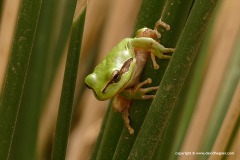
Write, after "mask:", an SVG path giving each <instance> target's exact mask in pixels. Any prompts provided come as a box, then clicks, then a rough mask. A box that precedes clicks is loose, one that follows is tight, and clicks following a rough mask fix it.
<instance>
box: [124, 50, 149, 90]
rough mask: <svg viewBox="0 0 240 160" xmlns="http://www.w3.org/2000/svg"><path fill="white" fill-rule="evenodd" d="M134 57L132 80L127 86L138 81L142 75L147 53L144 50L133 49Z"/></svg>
mask: <svg viewBox="0 0 240 160" xmlns="http://www.w3.org/2000/svg"><path fill="white" fill-rule="evenodd" d="M134 52H135V58H136V67H135V71H134V74H133V77H132V82H131V83H130V84H129V85H128V87H131V86H134V85H136V84H138V83H139V80H140V78H141V75H142V71H143V68H144V66H145V64H146V62H147V59H148V56H149V53H148V52H147V51H145V50H141V49H138V50H135V51H134Z"/></svg>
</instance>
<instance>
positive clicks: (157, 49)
mask: <svg viewBox="0 0 240 160" xmlns="http://www.w3.org/2000/svg"><path fill="white" fill-rule="evenodd" d="M131 44H132V45H133V47H134V48H141V49H145V50H147V51H149V52H151V59H152V62H153V66H154V69H158V68H159V65H158V64H157V62H156V59H155V56H156V57H158V58H159V59H170V58H171V56H170V55H165V54H164V53H170V52H174V50H175V49H174V48H166V47H164V46H163V45H161V44H160V43H158V42H156V41H155V40H154V39H152V38H148V37H138V38H134V39H132V40H131Z"/></svg>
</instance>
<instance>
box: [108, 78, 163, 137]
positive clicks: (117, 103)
mask: <svg viewBox="0 0 240 160" xmlns="http://www.w3.org/2000/svg"><path fill="white" fill-rule="evenodd" d="M150 83H152V80H151V78H148V79H146V80H145V81H143V82H140V83H138V84H137V85H136V86H134V87H133V88H129V89H126V90H123V91H122V92H120V93H119V94H117V95H116V96H115V97H114V99H113V108H114V110H115V111H117V112H122V117H123V120H124V124H125V126H126V128H127V129H128V131H129V133H130V134H133V133H134V129H133V128H132V127H131V125H130V119H129V109H130V106H131V103H132V100H133V99H139V100H144V99H153V98H154V97H155V95H146V93H148V92H150V91H153V90H157V89H158V88H159V87H158V86H156V87H147V88H142V86H144V85H145V84H150Z"/></svg>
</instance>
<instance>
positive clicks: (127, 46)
mask: <svg viewBox="0 0 240 160" xmlns="http://www.w3.org/2000/svg"><path fill="white" fill-rule="evenodd" d="M159 26H162V27H164V28H165V29H166V30H169V29H170V26H169V25H167V24H166V23H164V22H162V21H161V20H158V21H157V22H156V24H155V28H154V30H152V29H149V28H142V29H139V30H138V31H137V32H136V37H135V38H125V39H123V40H122V41H121V42H120V43H119V44H117V45H116V46H115V47H114V48H113V49H112V50H111V51H110V52H109V53H108V55H107V56H106V57H105V58H104V59H103V61H102V62H101V63H100V64H98V65H97V66H96V67H95V69H94V71H93V73H91V74H89V75H88V76H87V77H86V78H85V83H86V85H87V87H88V88H90V89H92V90H93V92H94V94H95V97H96V98H97V99H98V100H107V99H111V98H114V99H113V108H114V110H115V111H117V112H122V116H123V120H124V123H125V126H126V128H127V129H128V131H129V133H130V134H133V133H134V130H133V128H132V127H131V126H130V120H129V108H130V106H131V102H132V100H134V99H140V100H145V99H153V98H154V95H148V94H146V93H148V92H150V91H153V90H157V89H158V86H156V87H147V88H142V87H143V85H145V84H150V83H151V82H152V80H151V78H147V79H146V80H145V81H143V82H139V79H140V76H141V73H142V70H143V68H144V66H145V63H146V61H147V59H148V57H149V55H151V59H152V62H153V66H154V69H158V68H159V66H158V64H157V62H156V59H155V56H156V57H158V58H159V59H170V58H171V56H170V55H165V54H164V53H170V52H173V51H174V49H173V48H165V47H164V46H163V45H161V44H160V43H159V42H158V41H157V39H159V38H160V37H161V35H160V33H159V32H158V31H157V30H158V28H159Z"/></svg>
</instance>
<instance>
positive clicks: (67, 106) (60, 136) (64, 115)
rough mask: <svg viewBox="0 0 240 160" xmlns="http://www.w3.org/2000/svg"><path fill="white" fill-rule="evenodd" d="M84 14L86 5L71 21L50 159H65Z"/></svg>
mask: <svg viewBox="0 0 240 160" xmlns="http://www.w3.org/2000/svg"><path fill="white" fill-rule="evenodd" d="M85 15H86V6H84V7H83V12H82V14H81V15H80V16H79V18H78V19H77V20H76V22H74V23H73V27H72V33H71V38H70V44H69V48H68V55H67V62H66V67H65V73H64V80H63V86H62V94H61V100H60V105H59V111H58V119H57V126H56V131H55V138H54V144H53V150H52V158H51V159H52V160H60V159H65V156H66V149H67V142H68V135H69V131H70V126H71V120H72V111H73V99H74V92H75V85H76V78H77V72H78V64H79V57H80V50H81V42H82V35H83V27H84V21H85Z"/></svg>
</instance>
